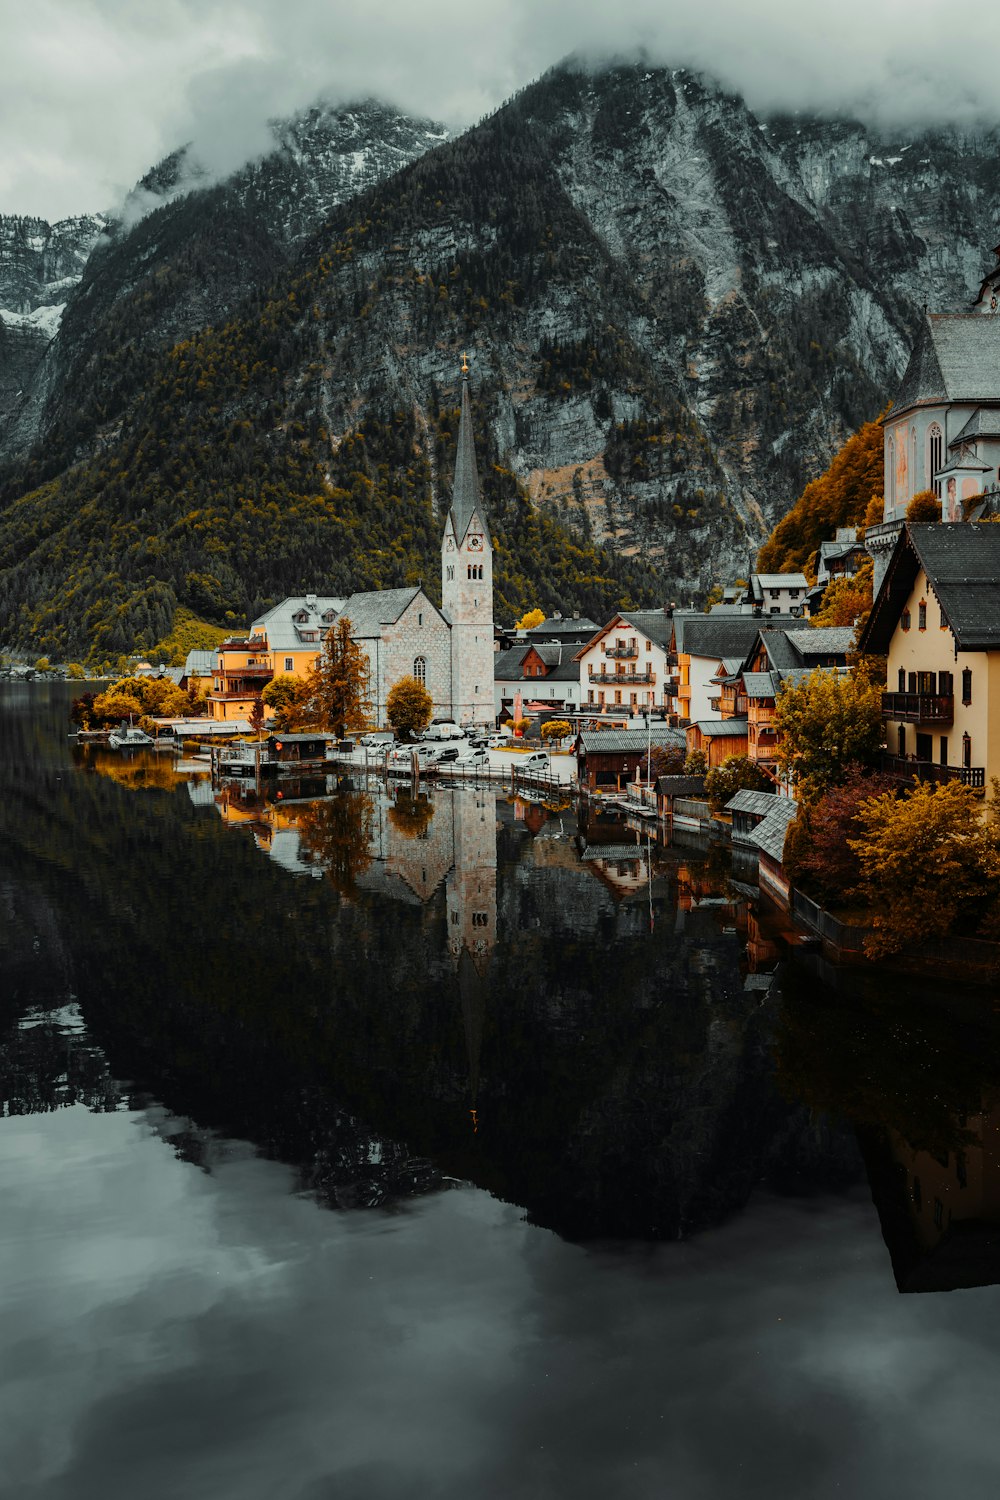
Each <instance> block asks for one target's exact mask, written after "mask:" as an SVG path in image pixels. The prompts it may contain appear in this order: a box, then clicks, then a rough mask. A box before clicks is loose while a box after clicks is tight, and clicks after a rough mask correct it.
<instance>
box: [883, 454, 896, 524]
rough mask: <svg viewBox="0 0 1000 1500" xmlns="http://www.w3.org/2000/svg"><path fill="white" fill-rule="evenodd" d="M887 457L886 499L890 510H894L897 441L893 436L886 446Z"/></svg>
mask: <svg viewBox="0 0 1000 1500" xmlns="http://www.w3.org/2000/svg"><path fill="white" fill-rule="evenodd" d="M885 456H886V464H885V468H886V475H885V480H886V485H885V489H886V496H885V497H886V499H887V500H888V502H889V508H890V509H892V507H893V506H894V505H895V504H896V439H895V438H894V437H892V436H890V438H889V441H888V443H887V444H886V455H885Z"/></svg>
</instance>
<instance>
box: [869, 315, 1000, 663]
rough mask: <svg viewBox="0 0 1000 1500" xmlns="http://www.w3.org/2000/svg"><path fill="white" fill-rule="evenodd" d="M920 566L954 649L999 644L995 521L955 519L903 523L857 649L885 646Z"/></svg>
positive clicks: (999, 551) (999, 543)
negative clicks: (955, 646) (931, 522)
mask: <svg viewBox="0 0 1000 1500" xmlns="http://www.w3.org/2000/svg"><path fill="white" fill-rule="evenodd" d="M983 321H993V320H987V319H984V320H983ZM921 567H923V569H924V571H925V572H926V574H927V577H928V578H929V579H930V582H931V587H932V588H933V590H934V593H935V595H936V597H937V600H938V603H939V604H940V605H941V608H942V610H943V611H944V616H945V619H946V620H947V622H948V624H949V625H950V626H951V629H952V631H953V632H954V634H955V639H956V642H957V644H958V649H959V650H960V651H988V650H991V649H993V650H996V649H997V648H998V647H1000V524H997V523H995V522H991V521H982V522H961V521H955V522H942V523H939V524H937V525H934V524H928V525H923V526H913V525H907V526H904V527H903V530H902V531H901V532H900V534H899V537H898V539H897V541H896V546H895V549H894V551H893V554H892V556H891V558H890V559H889V566H888V568H887V569H886V574H885V577H884V578H883V580H882V586H881V588H880V589H879V591H878V594H877V596H876V598H875V603H874V605H873V607H872V612H871V615H870V616H869V618H868V623H867V625H866V626H865V628H864V630H863V631H862V632H861V636H860V639H859V641H858V649H859V651H873V652H878V653H879V654H883V655H884V654H885V652H886V651H887V650H888V648H889V641H890V640H891V638H892V635H893V632H894V630H895V629H896V625H897V624H898V622H899V617H900V615H901V613H902V611H903V608H904V606H905V604H906V601H907V599H908V598H909V595H910V590H911V589H912V587H913V584H914V581H915V579H916V576H917V572H918V571H919V569H920V568H921Z"/></svg>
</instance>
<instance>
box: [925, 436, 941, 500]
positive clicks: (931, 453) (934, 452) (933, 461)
mask: <svg viewBox="0 0 1000 1500" xmlns="http://www.w3.org/2000/svg"><path fill="white" fill-rule="evenodd" d="M940 467H941V429H940V427H939V426H938V424H937V423H936V422H932V423H931V425H930V427H929V428H928V431H927V484H928V487H930V486H931V485H933V486H934V489H935V490H937V492H938V494H939V495H940V493H941V483H940V481H937V482H935V479H934V475H935V474H936V473H937V471H938V469H940Z"/></svg>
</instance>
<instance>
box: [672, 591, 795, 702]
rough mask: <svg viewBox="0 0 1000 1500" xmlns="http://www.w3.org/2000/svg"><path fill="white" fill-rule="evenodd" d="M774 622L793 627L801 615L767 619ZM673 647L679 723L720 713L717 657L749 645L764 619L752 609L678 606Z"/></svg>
mask: <svg viewBox="0 0 1000 1500" xmlns="http://www.w3.org/2000/svg"><path fill="white" fill-rule="evenodd" d="M768 624H769V626H770V627H773V628H783V627H786V626H790V627H792V628H795V627H796V626H798V625H799V624H800V621H799V620H798V619H797V618H795V617H793V616H791V615H779V616H776V617H774V618H772V619H769V621H768ZM672 626H673V629H672V635H671V642H670V649H671V651H672V652H673V653H675V654H676V662H677V666H676V671H675V673H674V682H673V692H672V694H671V696H670V700H669V711H670V713H671V714H673V715H676V717H677V720H678V722H679V723H681V724H688V723H699V722H703V721H704V720H706V719H717V718H720V717H721V712H720V701H719V700H720V697H721V695H720V692H719V683H718V680H717V679H718V674H719V663H720V662H722V661H724V660H725V659H727V658H729V659H732V658H734V657H738V658H739V659H740V660H741V661H742V659H743V658H744V656H745V655H746V653H747V652H748V651H749V650H750V647H751V646H752V645H753V643H754V641H755V640H756V639H757V633H758V631H759V630H760V628H761V622H760V619H759V618H758V617H756V616H754V615H749V614H738V615H729V614H711V613H710V614H707V615H706V614H702V613H701V612H700V611H699V612H698V613H695V612H694V611H689V610H675V612H674V616H673V621H672Z"/></svg>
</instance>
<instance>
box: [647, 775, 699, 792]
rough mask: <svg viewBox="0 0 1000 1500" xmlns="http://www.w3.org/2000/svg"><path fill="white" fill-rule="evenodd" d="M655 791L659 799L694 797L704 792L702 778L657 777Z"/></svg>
mask: <svg viewBox="0 0 1000 1500" xmlns="http://www.w3.org/2000/svg"><path fill="white" fill-rule="evenodd" d="M656 790H657V791H658V792H659V794H660V796H661V797H696V796H700V795H701V793H702V792H704V790H705V778H704V776H657V778H656Z"/></svg>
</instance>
